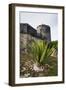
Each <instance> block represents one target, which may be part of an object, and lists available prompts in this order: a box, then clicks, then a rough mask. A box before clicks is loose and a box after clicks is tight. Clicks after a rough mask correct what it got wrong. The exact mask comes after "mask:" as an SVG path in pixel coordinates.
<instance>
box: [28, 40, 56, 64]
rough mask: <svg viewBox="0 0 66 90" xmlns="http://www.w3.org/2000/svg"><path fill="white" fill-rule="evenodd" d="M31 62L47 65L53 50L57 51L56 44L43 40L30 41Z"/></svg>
mask: <svg viewBox="0 0 66 90" xmlns="http://www.w3.org/2000/svg"><path fill="white" fill-rule="evenodd" d="M29 47H30V53H31V55H32V57H33V60H34V61H35V62H37V63H40V64H49V63H50V58H51V54H52V53H53V50H54V48H55V49H57V42H51V43H48V42H46V41H43V40H37V41H32V44H31V45H29Z"/></svg>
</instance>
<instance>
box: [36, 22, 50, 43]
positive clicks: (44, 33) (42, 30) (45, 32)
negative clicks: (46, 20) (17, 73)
mask: <svg viewBox="0 0 66 90" xmlns="http://www.w3.org/2000/svg"><path fill="white" fill-rule="evenodd" d="M37 32H38V33H39V34H40V35H41V37H42V39H44V40H46V41H47V42H50V41H51V32H50V27H49V26H48V25H45V24H41V25H39V26H38V27H37Z"/></svg>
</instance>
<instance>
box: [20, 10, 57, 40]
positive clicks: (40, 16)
mask: <svg viewBox="0 0 66 90" xmlns="http://www.w3.org/2000/svg"><path fill="white" fill-rule="evenodd" d="M19 15H20V17H19V22H20V23H29V24H30V25H31V26H33V27H34V28H35V29H36V28H37V26H38V25H41V24H46V25H49V26H50V28H51V40H52V41H55V40H58V14H57V13H45V12H41V13H40V12H39V13H37V12H26V11H25V12H24V11H23V12H20V14H19Z"/></svg>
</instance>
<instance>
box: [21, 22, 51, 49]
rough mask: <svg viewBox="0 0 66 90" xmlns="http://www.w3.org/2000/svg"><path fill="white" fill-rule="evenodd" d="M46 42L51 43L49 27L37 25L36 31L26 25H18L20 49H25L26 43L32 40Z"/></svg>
mask: <svg viewBox="0 0 66 90" xmlns="http://www.w3.org/2000/svg"><path fill="white" fill-rule="evenodd" d="M39 39H40V40H46V41H47V42H50V41H51V34H50V27H49V26H48V25H44V24H42V25H39V26H38V27H37V29H34V28H33V27H32V26H30V25H29V24H27V23H21V24H20V47H21V49H25V50H26V48H25V47H27V45H28V43H29V44H30V42H31V41H32V40H39Z"/></svg>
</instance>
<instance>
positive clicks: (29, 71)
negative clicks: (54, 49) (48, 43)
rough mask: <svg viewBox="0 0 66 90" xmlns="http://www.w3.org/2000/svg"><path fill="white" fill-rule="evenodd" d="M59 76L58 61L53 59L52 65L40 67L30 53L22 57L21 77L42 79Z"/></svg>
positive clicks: (22, 54)
mask: <svg viewBox="0 0 66 90" xmlns="http://www.w3.org/2000/svg"><path fill="white" fill-rule="evenodd" d="M56 75H57V59H56V58H54V57H52V60H51V65H49V64H45V65H39V64H37V63H36V62H34V61H33V59H32V57H31V56H30V55H29V54H28V53H21V56H20V77H25V78H27V77H42V76H56Z"/></svg>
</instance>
